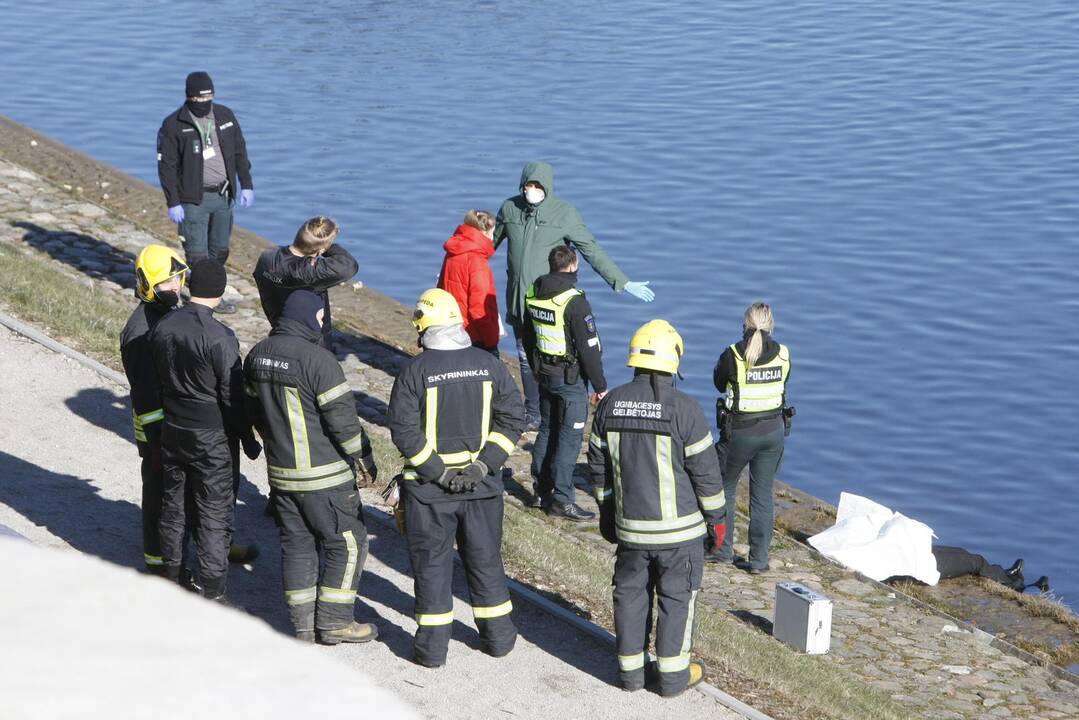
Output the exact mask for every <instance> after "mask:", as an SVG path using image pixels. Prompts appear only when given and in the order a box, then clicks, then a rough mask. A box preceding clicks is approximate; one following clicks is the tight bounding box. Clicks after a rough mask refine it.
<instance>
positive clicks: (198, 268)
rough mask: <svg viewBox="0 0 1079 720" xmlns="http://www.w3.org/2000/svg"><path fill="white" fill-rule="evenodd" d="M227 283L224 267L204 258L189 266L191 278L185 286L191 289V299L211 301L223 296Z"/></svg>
mask: <svg viewBox="0 0 1079 720" xmlns="http://www.w3.org/2000/svg"><path fill="white" fill-rule="evenodd" d="M227 282H228V276H227V275H226V274H225V266H224V265H222V264H221V263H219V262H218V261H216V260H211V259H209V258H206V259H204V260H199V261H198V262H197V263H195V264H194V265H192V266H191V278H190V279H189V280H188V281H187V286H188V287H189V288H190V289H191V297H197V298H206V299H213V298H219V297H221V296H222V295H224V294H225V284H226V283H227Z"/></svg>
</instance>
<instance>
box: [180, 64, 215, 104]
mask: <svg viewBox="0 0 1079 720" xmlns="http://www.w3.org/2000/svg"><path fill="white" fill-rule="evenodd" d="M185 89H186V90H187V95H185V97H189V98H193V97H202V96H203V95H213V94H214V81H213V80H211V79H210V74H209V73H207V72H203V71H202V70H199V71H197V72H193V73H191V74H190V75H188V76H187V85H185Z"/></svg>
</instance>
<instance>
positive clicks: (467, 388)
mask: <svg viewBox="0 0 1079 720" xmlns="http://www.w3.org/2000/svg"><path fill="white" fill-rule="evenodd" d="M524 413H525V410H524V403H523V402H522V401H521V394H520V392H518V390H517V385H516V383H514V381H513V377H512V376H511V375H510V373H509V370H507V369H506V367H505V366H504V365H503V364H502V362H501V361H500V360H499V359H498V358H496V357H495V356H494V355H492V354H491V353H489V352H487V351H486V350H481V349H480V348H476V347H466V348H461V349H460V350H430V349H428V350H424V351H423V352H422V353H420V354H419V355H417V356H416V357H414V358H412V359H411V360H410V361H409V362H408V363H407V364H406V365H405V366H404V367H403V368H401V371H400V372H399V373H398V375H397V379H396V380H395V381H394V383H393V391H392V392H391V393H390V410H389V421H390V434H391V437H392V439H393V444H394V445H395V446H397V449H398V450H399V451H400V452H401V455H403V456H404V459H405V467H404V477H405V481H404V482H403V483H402V488H403V490H404V492H407V493H411V494H412V495H413V496H414V497H416V498H417V499H418V500H420V501H421V502H425V503H431V502H453V501H456V500H474V499H482V498H489V497H494V496H496V495H501V494H502V489H503V486H502V477H501V473H500V472H499V470H500V468H501V467H502V465H503V464H504V463H505V462H506V458H507V457H509V454H510V453H511V452H513V449H514V447H515V446H516V445H517V441H518V440H519V439H520V437H521V430H522V429H523V428H524ZM474 460H479V461H480V462H482V463H483V464H484V465H486V466H487V468H488V470H489V473H488V475H487V477H486V478H485V479H484V481H483V482H482V483H480V484H479V485H477V486H476V488H475V489H473V490H472V491H470V492H468V493H463V494H450V493H447V492H446V491H445V490H443V489H442V488H441V487H440V486H438V485H436V484H435V482H434V481H435V480H438V479H439V478H440V477H441V476H442V473H443V472H444V471H445V470H446V469H447V468H450V469H452V468H464V467H467V466H468V465H469V464H470V463H472V462H473V461H474Z"/></svg>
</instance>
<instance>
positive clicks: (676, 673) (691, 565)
mask: <svg viewBox="0 0 1079 720" xmlns="http://www.w3.org/2000/svg"><path fill="white" fill-rule="evenodd" d="M703 573H704V548H703V546H702V545H701V543H700V542H692V543H688V544H686V545H682V546H679V547H674V548H667V549H656V550H641V549H637V548H630V547H626V546H624V545H619V546H618V552H617V559H616V560H615V564H614V627H615V634H616V635H617V638H618V669H619V672H620V677H621V680H622V685H623V687H625V688H627V689H636V688H640V687H643V685H644V673H645V651H646V650H647V649H648V639H649V634H650V632H651V628H652V610H653V608H652V605H653V602H654V601H655V604H656V606H657V609H658V615H657V617H656V670H657V675H658V678H659V692H660V694H661V695H677V694H678V693H680V692H682V691H683V690H684V689H685V688H686V685H687V684H688V683H689V656H690V651H691V650H692V648H693V631H694V624H695V619H696V618H695V611H696V605H697V592H698V591H699V590H700V588H701V580H702V578H703Z"/></svg>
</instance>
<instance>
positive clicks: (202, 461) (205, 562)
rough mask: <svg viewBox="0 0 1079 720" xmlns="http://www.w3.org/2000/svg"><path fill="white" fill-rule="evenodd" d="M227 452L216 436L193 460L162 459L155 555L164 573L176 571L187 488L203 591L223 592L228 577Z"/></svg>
mask: <svg viewBox="0 0 1079 720" xmlns="http://www.w3.org/2000/svg"><path fill="white" fill-rule="evenodd" d="M232 463H233V458H232V454H231V453H230V452H229V444H228V443H227V442H222V443H220V444H219V445H215V446H213V447H211V449H210V452H209V453H208V454H207V455H205V456H203V457H201V458H198V459H196V460H192V461H189V462H184V463H177V462H176V461H175V460H173V459H170V458H168V456H167V455H166V458H165V460H164V462H163V466H164V476H163V483H162V503H161V519H160V521H159V523H158V528H159V530H160V537H161V558H162V564H163V566H164V570H165V575H166V576H167V577H169V578H172V579H173V580H178V579H179V577H180V568H181V565H182V558H183V548H184V525H185V522H186V521H187V517H186V513H187V510H186V508H185V502H184V497H185V495H186V494H187V493H189V492H190V494H191V497H192V498H193V503H194V510H195V513H196V516H197V517H196V520H195V522H191V523H190V524H191V525H192V526H194V535H195V554H196V557H197V558H198V572H197V577H198V582H199V585H200V586H201V587H202V588H203V592H204V593H205V594H206V595H207V596H211V597H214V596H218V595H221V594H223V593H224V592H225V585H226V581H227V579H228V569H229V567H228V558H229V545H230V544H231V543H232V514H233V505H234V503H235V501H236V496H235V491H234V489H233V487H234V486H233V473H232Z"/></svg>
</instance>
